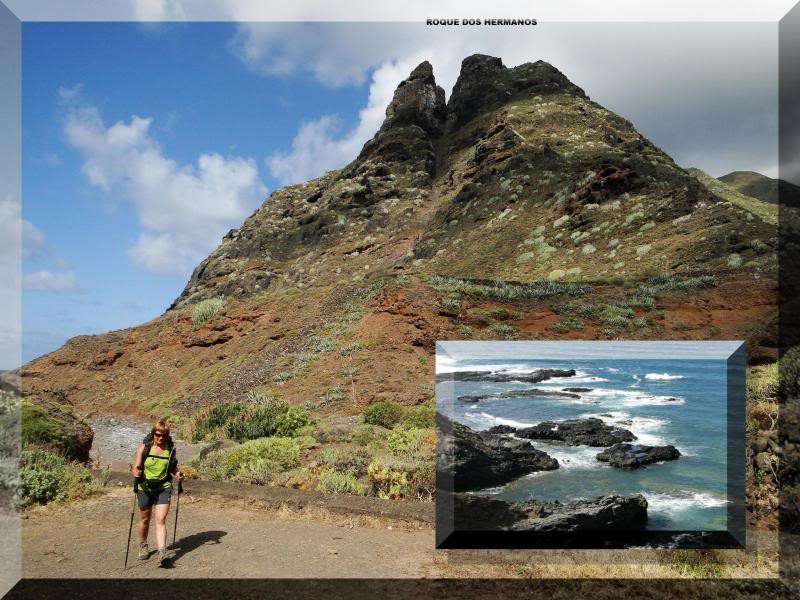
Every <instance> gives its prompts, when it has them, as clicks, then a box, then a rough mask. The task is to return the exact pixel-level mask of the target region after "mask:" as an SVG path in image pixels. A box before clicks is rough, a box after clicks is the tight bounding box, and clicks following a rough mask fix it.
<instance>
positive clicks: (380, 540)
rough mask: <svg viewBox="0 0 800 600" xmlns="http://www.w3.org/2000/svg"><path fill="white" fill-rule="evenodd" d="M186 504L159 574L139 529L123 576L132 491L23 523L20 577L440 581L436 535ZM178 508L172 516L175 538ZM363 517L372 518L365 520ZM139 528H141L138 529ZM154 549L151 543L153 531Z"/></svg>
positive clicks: (349, 520) (203, 502) (234, 506)
mask: <svg viewBox="0 0 800 600" xmlns="http://www.w3.org/2000/svg"><path fill="white" fill-rule="evenodd" d="M195 500H196V501H195V502H191V499H190V498H187V497H183V496H182V499H181V505H180V512H179V517H178V536H177V541H176V545H175V557H174V560H173V562H172V564H171V565H170V566H169V567H168V568H159V566H158V564H157V562H156V560H155V557H154V556H152V557H151V558H150V559H149V560H146V561H140V560H139V559H137V557H136V540H135V536H136V532H135V530H134V533H133V538H134V539H132V541H131V550H130V555H129V558H128V568H127V570H123V563H124V558H125V542H126V540H127V536H128V524H129V522H130V511H131V506H132V495H131V493H130V491H129V490H127V489H115V490H112V491H111V492H110V493H108V494H107V495H104V496H101V497H98V498H94V499H91V500H87V501H84V502H80V503H77V504H74V505H73V506H71V507H69V508H66V509H65V508H56V507H43V508H41V509H35V510H32V511H29V512H28V513H27V515H26V518H25V519H24V520H23V533H22V538H23V542H22V546H23V566H22V573H23V577H28V578H33V577H46V578H50V577H57V578H72V577H94V578H98V577H99V578H120V577H150V578H152V577H165V578H176V577H202V578H211V577H234V578H241V577H260V578H271V577H285V578H295V577H340V578H347V577H375V578H385V577H392V578H403V577H426V576H427V577H430V576H436V575H437V574H438V573H437V569H436V568H435V564H434V561H433V554H434V534H433V530H432V529H430V528H426V529H419V528H416V529H415V528H411V527H410V526H407V525H406V526H403V525H402V524H394V525H393V524H391V523H390V522H388V521H379V520H377V519H371V520H370V519H365V518H359V517H355V518H353V517H342V516H326V515H318V517H319V518H315V519H309V518H308V517H307V516H304V517H301V516H298V515H296V514H293V513H290V512H288V511H273V510H260V509H257V508H254V507H252V506H249V507H245V506H244V505H243V504H242V503H241V502H233V503H231V502H225V501H224V500H222V499H217V498H214V497H204V498H202V499H200V500H198V499H196V498H195ZM174 516H175V514H174V502H173V508H172V510H171V511H170V515H169V518H168V531H169V540H170V541H171V539H172V527H173V523H174ZM365 520H367V521H371V522H368V523H366V524H365ZM134 527H135V523H134ZM150 540H151V548H152V547H154V545H155V542H154V540H155V538H154V532H153V531H151V534H150Z"/></svg>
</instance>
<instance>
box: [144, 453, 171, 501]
mask: <svg viewBox="0 0 800 600" xmlns="http://www.w3.org/2000/svg"><path fill="white" fill-rule="evenodd" d="M169 453H170V450H169V448H165V449H164V450H161V451H159V450H158V448H156V447H155V446H152V447H151V448H150V454H149V455H148V456H147V458H145V459H144V478H145V479H163V478H164V477H166V476H167V471H168V469H169ZM139 487H140V488H141V489H142V490H144V491H148V492H159V491H161V490H165V489H167V488H170V487H172V484H171V483H170V482H169V481H165V482H164V483H162V484H158V483H147V481H143V482H142V483H140V484H139Z"/></svg>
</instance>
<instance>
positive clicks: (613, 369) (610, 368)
mask: <svg viewBox="0 0 800 600" xmlns="http://www.w3.org/2000/svg"><path fill="white" fill-rule="evenodd" d="M603 368H604V369H605V370H606V371H608V372H609V373H619V372H620V371H619V369H615V368H614V367H603Z"/></svg>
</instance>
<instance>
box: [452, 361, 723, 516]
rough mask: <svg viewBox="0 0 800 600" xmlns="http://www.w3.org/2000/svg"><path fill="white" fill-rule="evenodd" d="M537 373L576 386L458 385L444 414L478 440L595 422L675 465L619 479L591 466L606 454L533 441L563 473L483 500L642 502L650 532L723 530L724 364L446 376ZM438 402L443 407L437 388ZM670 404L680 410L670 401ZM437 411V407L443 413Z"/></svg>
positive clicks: (562, 364) (614, 365)
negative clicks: (539, 392) (553, 424)
mask: <svg viewBox="0 0 800 600" xmlns="http://www.w3.org/2000/svg"><path fill="white" fill-rule="evenodd" d="M541 368H558V369H575V370H576V371H577V373H576V375H575V376H574V377H565V378H553V379H550V380H548V381H544V382H541V383H536V384H532V383H518V382H509V383H493V382H455V383H439V384H438V386H451V385H453V386H454V389H455V398H456V399H455V401H454V402H453V403H452V407H449V406H448V407H447V409H446V410H445V411H444V412H446V413H448V414H449V415H450V416H451V418H453V419H455V420H456V421H458V422H460V423H463V424H464V425H467V426H468V427H470V428H472V429H475V430H478V431H480V430H485V429H488V428H489V427H492V426H493V425H499V424H507V425H511V426H514V427H525V426H530V425H534V424H536V423H539V422H541V421H560V420H565V419H575V418H587V417H597V418H599V419H602V420H603V421H605V422H607V423H609V424H616V425H618V426H620V427H623V428H625V429H628V430H630V431H631V432H632V433H633V434H634V435H636V437H637V438H638V440H637V441H638V442H639V443H642V444H646V445H666V444H671V445H673V446H675V447H676V448H678V450H679V451H680V452H681V454H682V456H681V457H680V458H679V459H678V460H675V461H669V462H664V463H657V464H653V465H648V466H646V467H643V468H640V469H637V470H632V471H628V470H623V469H617V468H614V467H610V466H608V465H607V464H606V463H601V462H600V461H598V460H596V459H595V455H597V454H598V453H599V452H601V451H602V450H603V448H591V447H588V446H566V445H564V444H560V443H556V442H550V443H548V442H543V441H539V440H532V442H531V443H532V444H533V445H534V447H536V448H538V449H540V450H543V451H545V452H547V453H548V454H549V455H550V456H552V457H554V458H556V459H557V460H558V462H559V464H560V467H559V469H557V470H555V471H547V472H539V473H532V474H530V475H527V476H525V477H522V478H520V479H517V480H515V481H512V482H511V483H508V484H507V485H504V486H501V487H496V488H491V489H487V490H481V491H480V492H479V493H482V494H488V495H492V496H493V497H496V498H498V499H501V500H506V501H512V502H520V501H525V500H530V499H537V500H560V501H562V502H568V501H571V500H577V499H580V498H589V497H592V496H597V495H601V494H611V493H617V494H624V495H629V494H636V493H641V494H643V495H644V496H645V497H646V498H647V501H648V526H647V528H648V529H650V530H705V531H724V530H726V504H727V496H726V472H727V471H726V468H727V455H726V415H727V390H726V383H727V366H726V362H725V361H723V360H575V361H565V360H554V361H548V360H536V361H524V360H520V361H509V360H503V361H479V360H462V361H456V362H454V363H453V364H452V365H449V366H448V368H447V370H467V371H470V370H487V371H501V370H502V371H506V372H518V373H526V372H531V371H535V370H537V369H541ZM564 387H586V388H592V391H591V392H583V393H580V396H581V398H580V399H572V398H563V397H557V396H553V397H542V396H537V397H529V398H524V397H522V398H503V399H498V400H482V401H480V402H478V403H464V402H459V401H458V400H457V398H458V396H462V395H474V394H494V393H499V392H508V391H512V390H523V389H530V388H539V389H554V390H561V388H564ZM437 392H438V393H437V397H439V398H442V397H445V396H446V395H449V394H446V393H444V392H445V390H444V389H442V388H441V387H439V388H438V389H437ZM668 398H677V399H678V401H677V402H675V401H668V400H667V399H668ZM440 410H442V406H441V405H440Z"/></svg>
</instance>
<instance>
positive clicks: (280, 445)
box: [197, 437, 300, 484]
mask: <svg viewBox="0 0 800 600" xmlns="http://www.w3.org/2000/svg"><path fill="white" fill-rule="evenodd" d="M299 462H300V444H299V443H298V442H297V440H295V439H292V438H284V437H268V438H259V439H255V440H250V441H248V442H245V443H244V444H241V445H239V446H234V447H233V448H226V449H224V450H217V451H215V452H209V453H208V454H207V455H206V456H205V457H204V458H203V459H202V460H200V461H198V463H197V470H198V472H199V473H200V475H201V476H202V477H203V478H204V479H214V480H232V481H243V482H248V483H261V484H264V483H268V482H269V480H270V478H271V477H272V476H273V475H274V474H276V473H280V472H282V471H286V470H287V469H291V468H293V467H296V466H297V465H298V464H299Z"/></svg>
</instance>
